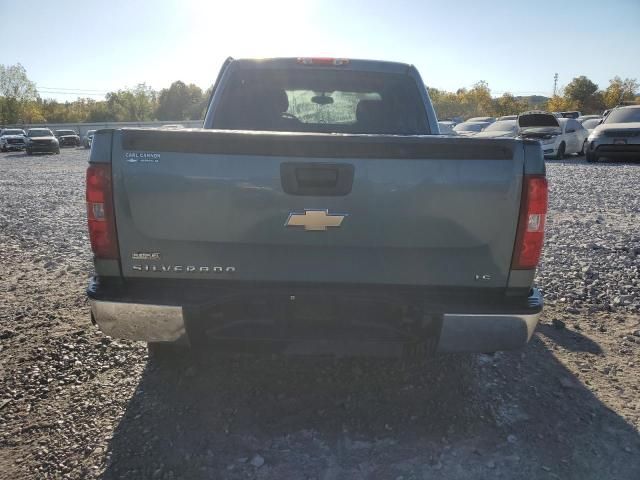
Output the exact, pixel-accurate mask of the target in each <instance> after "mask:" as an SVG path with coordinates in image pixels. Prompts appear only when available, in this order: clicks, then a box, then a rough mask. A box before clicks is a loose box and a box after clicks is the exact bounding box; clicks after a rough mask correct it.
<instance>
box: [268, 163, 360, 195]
mask: <svg viewBox="0 0 640 480" xmlns="http://www.w3.org/2000/svg"><path fill="white" fill-rule="evenodd" d="M353 171H354V168H353V165H350V164H348V163H296V162H284V163H281V164H280V180H281V182H282V189H283V190H284V191H285V192H286V193H288V194H290V195H315V196H343V195H347V194H349V193H350V192H351V187H352V186H353Z"/></svg>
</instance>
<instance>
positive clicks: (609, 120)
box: [587, 105, 640, 162]
mask: <svg viewBox="0 0 640 480" xmlns="http://www.w3.org/2000/svg"><path fill="white" fill-rule="evenodd" d="M587 142H588V146H587V162H597V161H598V160H600V158H603V157H606V158H629V159H636V160H637V159H640V105H633V106H627V107H617V108H614V109H613V110H611V112H610V113H609V115H607V117H606V118H605V119H604V121H603V122H602V124H600V125H598V126H597V127H596V128H594V129H593V131H592V132H591V134H590V135H589V139H588V140H587Z"/></svg>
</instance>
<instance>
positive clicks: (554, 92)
mask: <svg viewBox="0 0 640 480" xmlns="http://www.w3.org/2000/svg"><path fill="white" fill-rule="evenodd" d="M557 93H558V74H557V73H555V74H554V75H553V96H554V97H555V96H556V94H557Z"/></svg>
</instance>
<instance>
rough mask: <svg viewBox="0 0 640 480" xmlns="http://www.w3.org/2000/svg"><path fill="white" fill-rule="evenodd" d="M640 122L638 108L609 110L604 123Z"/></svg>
mask: <svg viewBox="0 0 640 480" xmlns="http://www.w3.org/2000/svg"><path fill="white" fill-rule="evenodd" d="M630 122H640V108H620V109H615V110H611V113H610V114H609V115H608V116H607V118H606V120H605V122H604V123H630Z"/></svg>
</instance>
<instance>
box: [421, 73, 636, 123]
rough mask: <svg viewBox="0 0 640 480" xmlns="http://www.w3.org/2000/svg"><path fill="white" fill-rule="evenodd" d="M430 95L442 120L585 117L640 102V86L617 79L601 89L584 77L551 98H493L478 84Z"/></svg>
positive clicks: (507, 95) (630, 80)
mask: <svg viewBox="0 0 640 480" xmlns="http://www.w3.org/2000/svg"><path fill="white" fill-rule="evenodd" d="M429 95H430V96H431V100H432V101H433V105H434V108H435V110H436V112H437V113H438V118H439V119H445V118H455V117H462V118H469V117H481V116H483V117H484V116H490V117H500V116H503V115H516V114H518V113H520V112H524V111H526V110H531V109H539V110H547V111H550V112H563V111H572V110H577V111H579V112H582V114H585V115H586V114H601V113H602V112H603V111H604V110H606V109H609V108H613V107H615V106H617V105H621V104H622V103H623V102H629V101H631V102H633V101H637V102H640V84H638V81H637V80H636V79H635V78H625V79H624V80H623V79H621V78H620V77H618V76H616V77H614V78H612V79H611V80H609V85H608V86H607V87H606V88H605V89H604V90H601V89H600V88H599V86H598V85H596V84H595V83H594V82H593V81H591V80H590V79H589V78H587V77H585V76H584V75H581V76H579V77H575V78H574V79H573V80H571V82H569V83H568V84H567V85H566V86H565V87H564V88H563V89H562V90H561V92H560V93H559V94H557V95H553V96H552V97H550V98H547V97H542V96H535V95H534V96H529V97H516V96H514V95H512V94H511V93H504V94H503V95H502V96H500V97H493V96H492V95H491V90H490V89H489V85H488V84H487V83H486V82H478V83H476V84H475V85H473V87H472V88H470V89H466V88H461V89H459V90H457V91H456V92H446V91H444V90H439V89H436V88H430V89H429Z"/></svg>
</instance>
